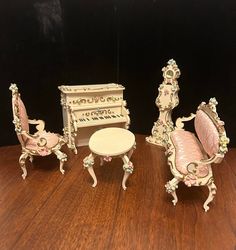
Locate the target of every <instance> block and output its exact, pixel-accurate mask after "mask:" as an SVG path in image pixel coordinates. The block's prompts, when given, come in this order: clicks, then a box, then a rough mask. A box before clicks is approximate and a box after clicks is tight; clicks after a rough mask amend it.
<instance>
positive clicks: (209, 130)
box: [194, 110, 219, 156]
mask: <svg viewBox="0 0 236 250" xmlns="http://www.w3.org/2000/svg"><path fill="white" fill-rule="evenodd" d="M194 125H195V130H196V133H197V135H198V138H199V140H200V141H201V144H202V146H203V148H204V150H205V151H206V153H207V154H208V155H209V156H212V155H214V154H216V153H217V152H218V150H219V133H218V130H217V128H216V127H215V124H214V123H213V122H212V120H211V119H210V117H209V116H208V115H207V114H206V113H205V112H204V111H202V110H198V111H197V113H196V117H195V120H194Z"/></svg>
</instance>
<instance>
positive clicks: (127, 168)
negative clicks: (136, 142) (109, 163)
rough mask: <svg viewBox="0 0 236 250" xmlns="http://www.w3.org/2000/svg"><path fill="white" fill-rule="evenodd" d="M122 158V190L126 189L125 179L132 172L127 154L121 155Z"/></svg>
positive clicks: (131, 164)
mask: <svg viewBox="0 0 236 250" xmlns="http://www.w3.org/2000/svg"><path fill="white" fill-rule="evenodd" d="M122 160H123V163H124V165H123V169H124V171H125V172H124V176H123V180H122V187H123V189H124V190H126V189H127V187H126V181H127V179H128V177H129V176H130V174H132V172H133V169H134V167H133V163H132V162H131V161H130V160H129V157H128V156H127V155H124V156H123V157H122Z"/></svg>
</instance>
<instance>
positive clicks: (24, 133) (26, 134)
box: [20, 130, 39, 140]
mask: <svg viewBox="0 0 236 250" xmlns="http://www.w3.org/2000/svg"><path fill="white" fill-rule="evenodd" d="M20 134H21V135H24V136H25V137H26V138H28V139H32V140H35V139H37V138H39V135H38V134H34V135H31V134H30V133H29V132H27V131H25V130H22V131H21V132H20Z"/></svg>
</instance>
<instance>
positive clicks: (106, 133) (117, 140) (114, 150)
mask: <svg viewBox="0 0 236 250" xmlns="http://www.w3.org/2000/svg"><path fill="white" fill-rule="evenodd" d="M134 144H135V137H134V134H133V133H132V132H130V131H129V130H127V129H123V128H104V129H101V130H98V131H96V132H95V133H94V134H93V135H92V136H91V137H90V139H89V148H90V150H91V151H92V152H93V153H95V154H97V155H101V156H118V155H122V154H125V153H127V152H128V151H130V149H131V148H132V147H133V146H134Z"/></svg>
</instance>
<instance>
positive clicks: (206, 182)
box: [165, 98, 229, 212]
mask: <svg viewBox="0 0 236 250" xmlns="http://www.w3.org/2000/svg"><path fill="white" fill-rule="evenodd" d="M217 104H218V103H217V101H216V99H215V98H211V99H210V100H209V103H208V104H206V103H205V102H202V103H201V104H200V105H199V107H198V110H201V111H203V112H204V113H205V114H207V116H208V117H209V118H210V119H211V120H212V122H213V123H214V125H215V127H216V129H217V131H218V134H219V150H218V152H217V153H215V154H213V155H212V156H211V157H209V156H208V155H207V153H206V152H204V155H206V156H207V157H208V158H206V159H202V160H200V161H199V160H195V161H192V162H190V163H188V165H187V166H186V169H187V174H183V173H182V172H180V171H179V170H178V169H177V167H176V157H177V156H176V150H177V149H176V146H175V145H174V143H173V141H172V139H171V136H169V138H168V139H169V140H168V144H167V145H168V147H167V150H166V155H167V157H168V164H169V166H170V170H171V173H172V174H173V176H174V178H173V179H172V180H170V181H168V182H167V183H166V185H165V188H166V191H167V192H168V193H169V194H171V195H172V197H173V200H172V202H173V204H174V205H176V203H177V202H178V197H177V194H176V189H177V188H178V184H179V182H181V181H182V182H184V183H185V184H186V185H187V186H188V187H191V186H207V187H208V189H209V194H208V198H207V199H206V201H205V202H204V204H203V208H204V210H205V212H207V211H208V210H209V205H208V204H209V203H210V202H211V201H212V200H213V199H214V197H215V195H216V190H217V188H216V185H215V184H214V177H213V172H212V168H211V164H212V163H215V164H216V163H220V162H221V161H222V159H223V158H224V156H225V154H226V152H227V151H228V149H227V144H228V143H229V139H228V138H227V136H226V132H225V129H224V122H223V121H221V120H220V118H219V116H218V114H217V112H216V105H217ZM194 118H195V114H191V115H190V116H189V117H182V118H178V119H177V120H176V127H175V130H184V122H186V121H190V120H192V119H194ZM199 147H200V148H201V149H202V150H203V151H204V148H203V146H202V145H201V142H200V141H199ZM204 165H208V170H209V172H208V174H207V175H206V176H204V177H199V176H198V175H197V173H198V170H199V166H204Z"/></svg>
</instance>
